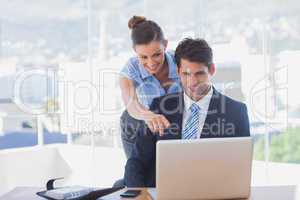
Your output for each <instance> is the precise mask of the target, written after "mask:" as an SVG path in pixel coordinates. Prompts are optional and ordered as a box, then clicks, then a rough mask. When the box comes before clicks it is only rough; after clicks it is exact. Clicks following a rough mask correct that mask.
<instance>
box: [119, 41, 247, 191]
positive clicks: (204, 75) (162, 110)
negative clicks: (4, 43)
mask: <svg viewBox="0 0 300 200" xmlns="http://www.w3.org/2000/svg"><path fill="white" fill-rule="evenodd" d="M212 58H213V55H212V50H211V48H210V47H209V45H208V44H207V42H206V41H205V40H201V39H184V40H183V41H182V42H180V44H179V45H178V47H177V48H176V51H175V59H176V63H177V65H178V66H177V67H178V74H179V76H180V79H181V83H182V88H183V92H181V93H177V94H169V95H166V96H163V97H159V98H156V99H154V100H153V103H152V105H151V106H150V110H152V111H154V112H156V113H158V114H162V115H164V116H165V117H166V118H167V119H168V120H169V122H170V123H171V126H170V127H169V128H168V129H166V130H164V134H160V135H159V134H156V133H152V132H151V131H150V130H149V129H148V128H147V127H146V126H141V127H140V128H139V130H138V137H137V140H136V143H135V146H134V149H133V152H132V155H131V157H130V158H129V159H128V161H127V163H126V167H125V176H124V181H125V185H126V186H128V187H155V160H156V155H155V153H156V142H157V141H158V140H165V139H200V138H217V137H243V136H250V131H249V120H248V114H247V108H246V105H245V104H243V103H240V102H237V101H235V100H233V99H231V98H229V97H227V96H225V95H222V94H221V93H219V92H218V91H217V90H216V89H215V88H214V87H213V86H212V84H211V82H210V79H211V77H212V76H213V74H214V73H215V65H214V64H213V62H212V60H213V59H212ZM170 167H172V166H170Z"/></svg>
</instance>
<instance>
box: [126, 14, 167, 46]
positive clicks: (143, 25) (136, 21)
mask: <svg viewBox="0 0 300 200" xmlns="http://www.w3.org/2000/svg"><path fill="white" fill-rule="evenodd" d="M128 27H129V28H130V29H131V30H132V31H131V39H132V43H133V46H135V45H137V44H149V43H150V42H152V41H159V42H162V41H164V40H165V38H164V34H163V32H162V29H161V28H160V26H158V24H157V23H155V22H154V21H151V20H147V19H146V18H145V17H142V16H133V17H132V18H131V19H130V20H129V21H128Z"/></svg>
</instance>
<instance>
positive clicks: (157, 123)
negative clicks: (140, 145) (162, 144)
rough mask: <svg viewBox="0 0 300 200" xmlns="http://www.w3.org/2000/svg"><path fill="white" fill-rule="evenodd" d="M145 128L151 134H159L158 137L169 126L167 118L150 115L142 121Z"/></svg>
mask: <svg viewBox="0 0 300 200" xmlns="http://www.w3.org/2000/svg"><path fill="white" fill-rule="evenodd" d="M144 121H145V122H146V124H147V126H148V127H149V129H150V130H151V132H153V133H159V135H160V136H162V135H163V134H164V130H165V129H166V128H168V127H169V126H170V122H169V121H168V120H167V118H166V117H165V116H163V115H160V114H155V113H151V114H148V115H147V116H146V119H144Z"/></svg>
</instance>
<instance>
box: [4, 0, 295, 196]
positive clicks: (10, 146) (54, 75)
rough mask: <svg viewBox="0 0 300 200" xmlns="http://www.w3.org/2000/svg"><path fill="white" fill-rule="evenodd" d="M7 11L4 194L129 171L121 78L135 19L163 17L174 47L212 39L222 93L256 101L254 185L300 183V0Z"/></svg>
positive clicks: (11, 4)
mask: <svg viewBox="0 0 300 200" xmlns="http://www.w3.org/2000/svg"><path fill="white" fill-rule="evenodd" d="M0 4H1V7H0V13H1V14H0V91H1V92H0V149H1V150H0V162H1V164H0V179H1V180H4V181H1V183H0V188H1V189H0V194H2V193H4V192H6V191H7V190H9V189H12V188H13V187H15V186H20V185H31V186H41V185H42V184H43V183H44V182H45V180H47V179H48V178H49V177H56V176H65V177H66V180H65V182H64V183H62V184H80V185H93V186H106V185H111V184H112V183H113V181H114V180H116V179H118V178H120V177H121V176H122V175H123V165H124V162H125V157H124V154H123V151H122V145H121V142H120V130H119V117H120V114H121V112H122V111H123V110H124V105H123V104H122V101H121V96H120V90H119V86H118V72H119V70H120V69H121V67H122V66H123V65H124V64H125V63H126V61H127V59H128V58H129V57H130V56H132V55H134V52H133V50H132V47H131V41H130V34H129V29H128V27H127V22H128V20H129V18H130V17H131V16H132V15H144V16H146V17H147V18H148V19H153V20H154V21H156V22H158V23H159V24H160V25H161V27H162V28H163V30H164V33H165V34H166V37H167V38H168V40H169V46H168V49H170V50H174V49H175V48H176V45H177V43H178V42H179V41H180V40H181V39H182V38H185V37H201V38H204V39H206V40H207V41H208V42H209V43H210V44H211V46H212V48H213V50H214V60H215V63H216V64H217V65H216V66H217V73H216V76H215V77H214V84H215V86H216V88H218V89H219V90H220V91H222V92H223V93H225V94H227V95H229V96H231V97H233V98H235V99H238V100H240V101H242V102H245V103H246V104H247V106H248V112H249V116H250V123H251V134H252V136H253V137H254V157H253V159H254V162H253V177H252V184H253V185H266V184H267V185H276V184H299V183H300V181H299V180H300V95H299V93H298V90H297V89H298V84H299V81H298V79H299V78H298V76H299V73H297V72H300V70H299V69H298V68H299V67H300V60H299V57H300V23H299V22H300V14H299V10H300V3H299V2H298V1H296V0H285V1H284V0H263V1H259V0H245V1H241V0H219V1H217V0H211V1H204V0H186V1H180V0H172V1H171V0H165V1H163V2H162V1H158V0H151V1H150V0H135V1H133V0H125V1H124V0H112V1H108V0H99V1H97V0H76V1H73V0H72V1H71V0H52V1H37V0H28V1H18V0H10V1H6V0H0ZM27 158H28V159H27ZM29 171H31V172H29ZM25 172H27V173H25Z"/></svg>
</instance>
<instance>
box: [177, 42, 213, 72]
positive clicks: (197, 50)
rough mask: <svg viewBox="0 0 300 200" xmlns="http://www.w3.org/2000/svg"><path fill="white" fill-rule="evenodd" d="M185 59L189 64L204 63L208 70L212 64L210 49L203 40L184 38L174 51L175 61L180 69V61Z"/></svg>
mask: <svg viewBox="0 0 300 200" xmlns="http://www.w3.org/2000/svg"><path fill="white" fill-rule="evenodd" d="M181 59H186V60H188V61H190V62H197V63H204V64H205V65H206V66H207V67H208V68H210V65H211V64H212V63H213V53H212V49H211V48H210V46H209V45H208V43H207V42H206V41H205V40H203V39H192V38H185V39H183V40H182V41H181V42H180V43H179V44H178V46H177V48H176V50H175V61H176V63H177V66H178V67H180V60H181Z"/></svg>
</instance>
